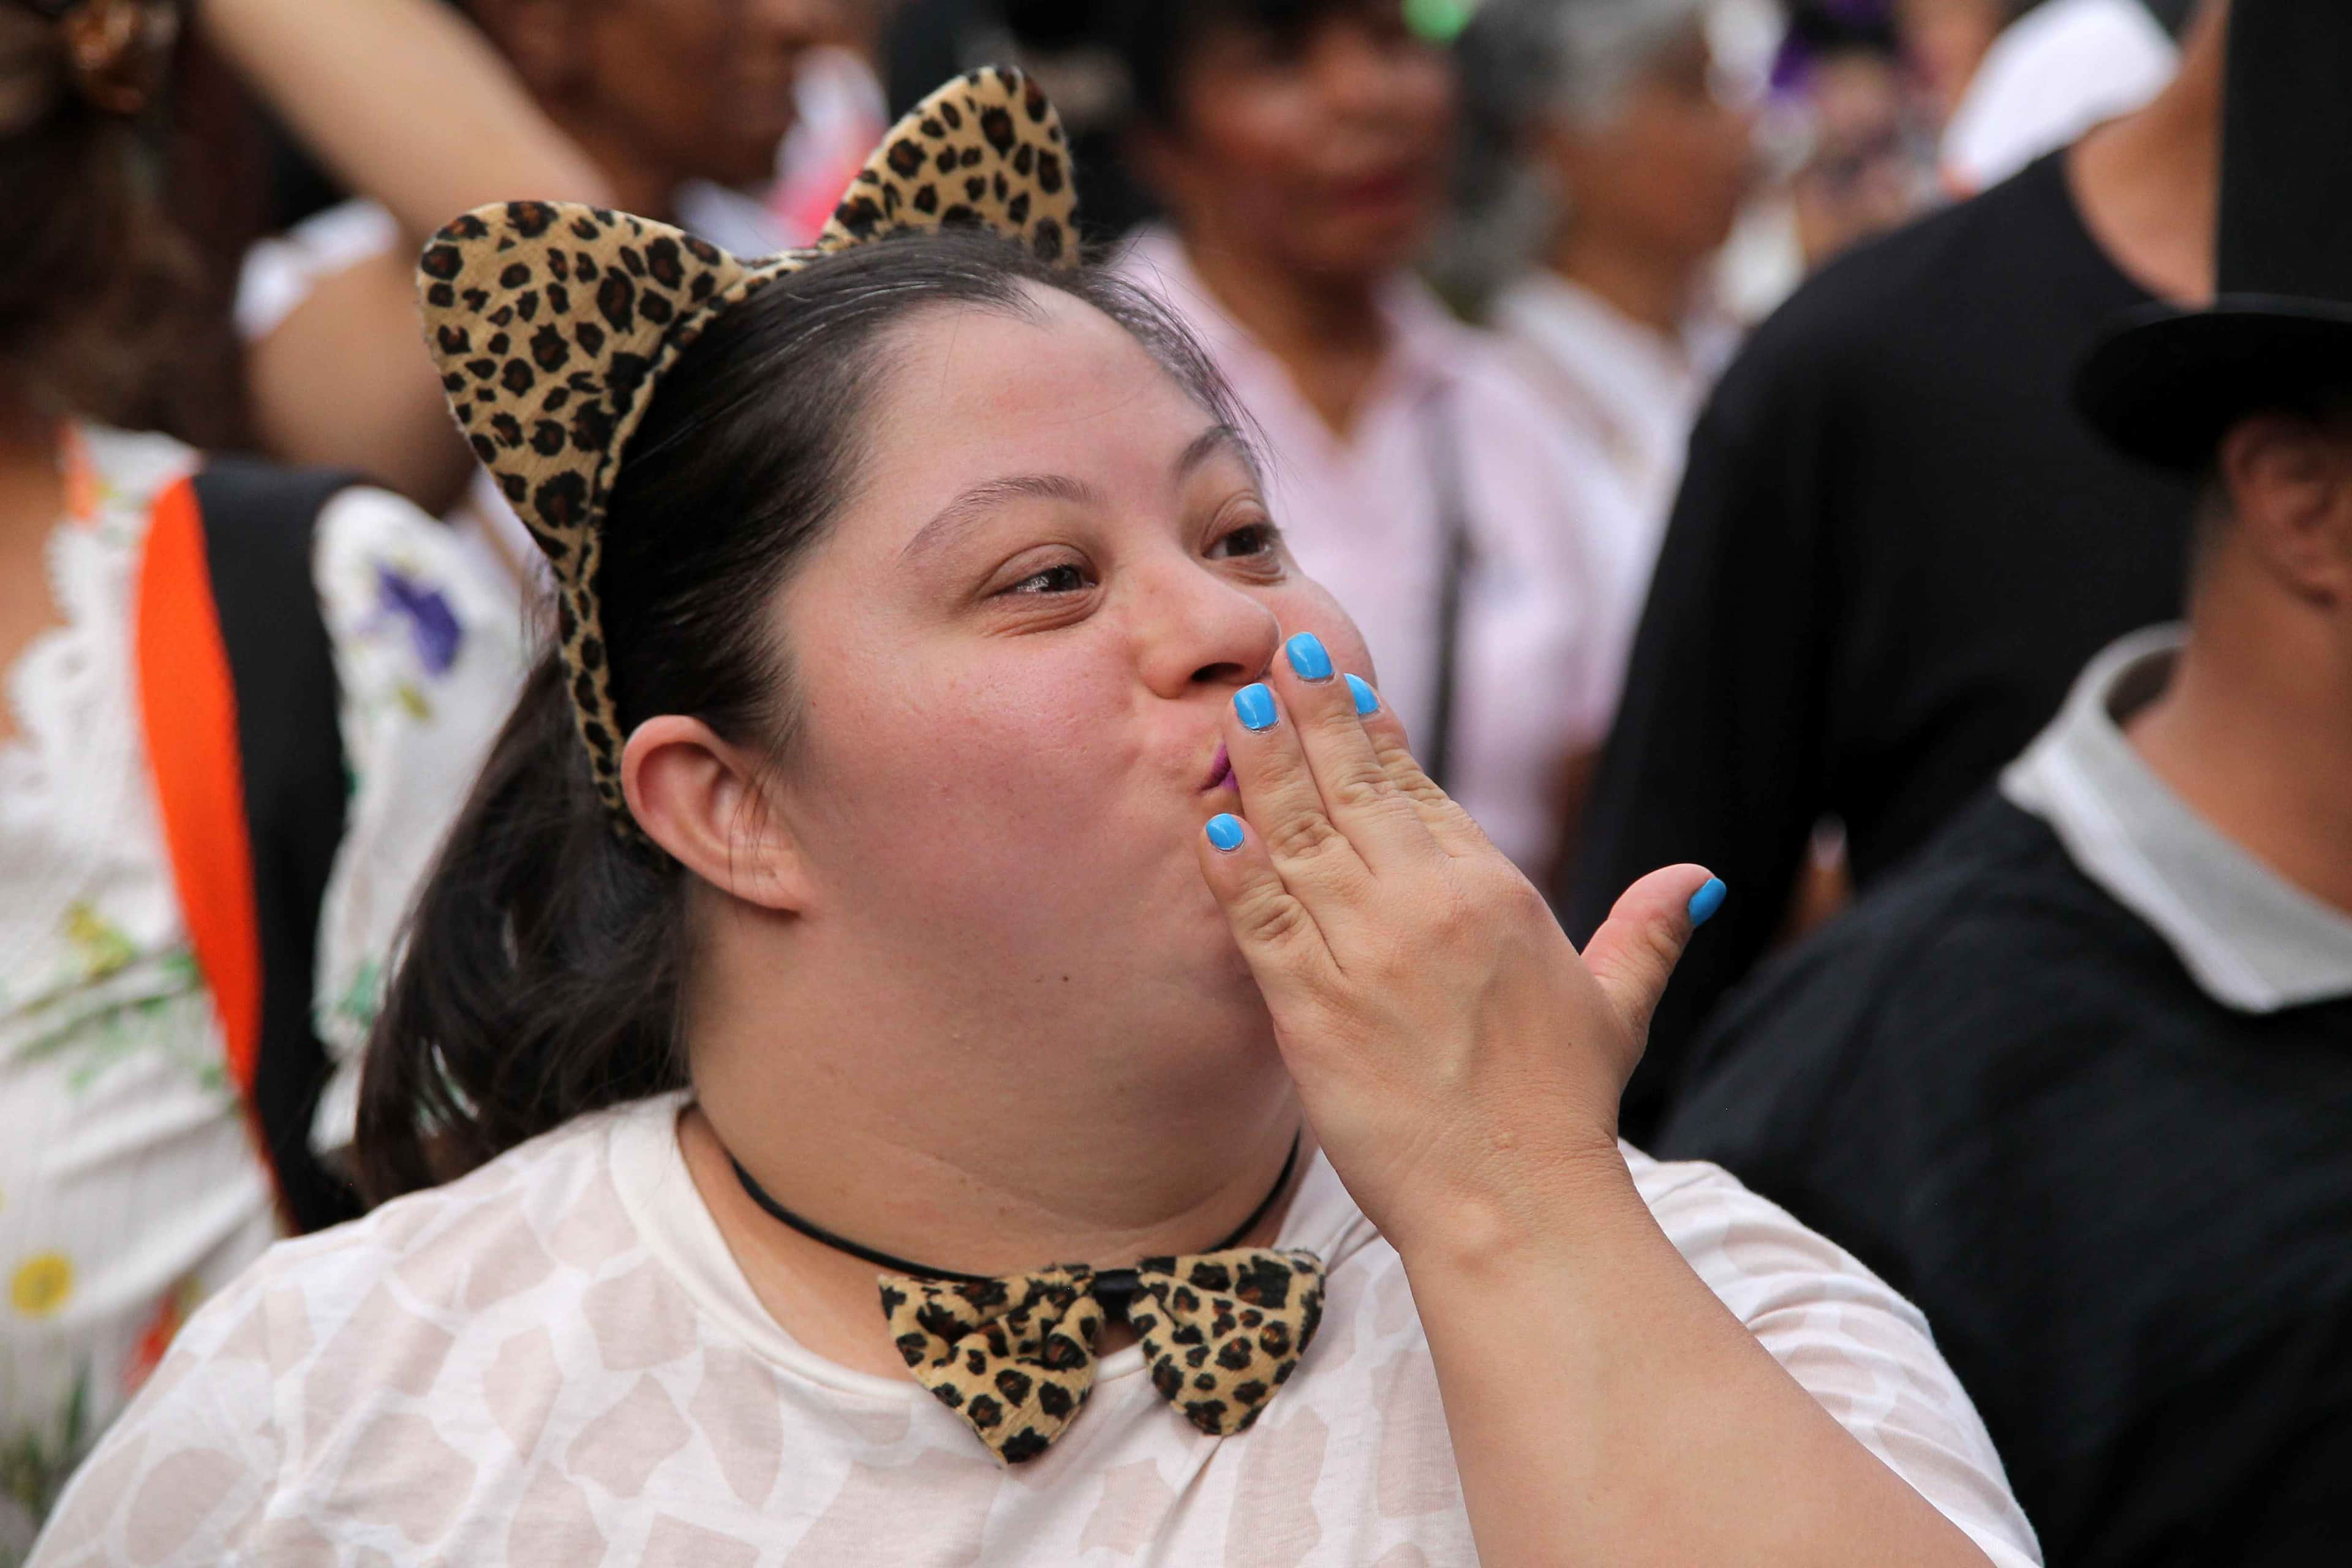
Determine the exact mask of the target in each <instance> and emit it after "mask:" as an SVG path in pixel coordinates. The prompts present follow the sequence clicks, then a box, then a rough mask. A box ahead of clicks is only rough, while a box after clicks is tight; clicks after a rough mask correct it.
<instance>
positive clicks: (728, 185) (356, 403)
mask: <svg viewBox="0 0 2352 1568" xmlns="http://www.w3.org/2000/svg"><path fill="white" fill-rule="evenodd" d="M233 3H243V4H250V3H251V0H233ZM366 3H372V0H363V5H364V4H366ZM851 4H854V0H757V3H756V4H747V3H744V0H606V3H603V4H598V5H577V4H572V0H461V4H460V5H459V10H461V11H462V12H463V14H464V17H465V18H469V19H470V21H471V23H472V25H473V26H474V27H476V28H478V29H479V31H478V35H476V36H477V37H479V38H481V39H486V40H487V41H488V45H489V46H490V47H491V48H492V49H494V50H495V51H496V52H495V54H494V55H493V54H492V53H491V52H490V50H488V49H483V50H478V52H479V53H480V54H481V55H482V56H483V63H482V65H481V67H480V68H479V71H480V73H481V74H484V75H489V74H492V73H496V74H497V75H499V76H500V77H502V78H504V79H505V80H504V81H503V82H502V83H501V87H502V92H501V98H500V102H501V104H502V106H503V107H502V110H501V112H502V113H503V114H504V115H505V117H506V118H507V119H509V120H510V121H515V122H517V123H527V124H528V127H529V135H528V137H527V138H526V139H525V145H526V146H528V147H530V148H533V149H536V157H537V162H538V163H539V164H540V165H541V170H542V171H543V172H541V173H540V174H535V175H534V176H533V177H532V179H531V181H530V183H528V184H517V183H515V180H514V178H513V177H512V176H511V174H508V173H507V172H506V170H504V169H502V168H501V167H500V163H501V162H504V163H507V164H508V166H509V168H510V167H511V166H512V164H513V163H514V158H513V155H512V154H509V155H508V157H507V158H505V159H503V160H492V159H489V158H487V157H485V155H484V153H485V150H484V149H483V148H482V147H481V146H480V145H479V143H478V142H476V141H474V140H473V139H471V138H457V137H449V136H446V135H443V134H436V133H434V132H432V131H430V130H428V129H425V128H424V127H423V125H422V124H421V122H422V121H425V120H427V119H428V118H429V117H426V116H422V115H420V114H419V113H418V112H417V111H416V106H415V103H413V102H398V101H394V100H389V99H387V98H386V97H385V95H383V93H381V92H380V91H375V90H372V89H371V88H370V87H369V85H368V84H366V83H363V82H357V81H354V82H349V83H343V84H341V91H339V92H331V91H329V90H328V89H329V88H330V86H331V85H332V84H331V83H329V82H327V81H325V80H322V79H320V76H319V74H318V73H317V72H316V71H315V70H313V71H311V72H310V75H309V79H307V80H306V82H305V83H304V84H303V86H304V90H303V91H302V92H301V94H300V95H299V96H293V95H291V94H289V92H287V91H285V90H283V89H279V90H278V91H277V92H276V93H275V94H274V97H275V99H276V100H277V101H278V107H279V108H280V111H281V114H282V116H283V118H284V120H285V121H286V122H287V123H288V125H289V128H290V130H291V131H292V132H293V133H294V135H295V136H296V137H297V138H298V140H299V142H301V143H302V145H303V146H304V147H305V148H306V149H307V150H308V151H309V152H310V153H311V154H312V155H313V156H315V157H316V158H317V159H318V160H319V161H320V163H323V164H324V165H325V166H326V167H327V168H328V169H329V170H330V171H331V173H332V174H334V175H335V176H336V177H337V178H338V180H339V181H340V182H341V184H342V185H343V186H344V187H345V188H347V189H350V190H352V191H354V192H357V193H359V195H355V196H354V197H352V199H351V200H350V201H348V202H345V203H343V204H341V205H338V206H334V207H331V208H329V209H328V210H326V211H324V212H322V213H319V214H317V215H315V216H311V217H310V218H308V219H306V220H305V221H304V222H303V223H301V224H300V225H299V226H296V227H295V228H294V229H293V230H292V231H291V232H290V233H289V234H288V235H287V236H285V237H283V238H282V239H279V240H277V241H274V242H270V243H267V244H265V245H263V246H262V247H259V248H258V249H257V250H256V251H255V253H254V254H253V255H252V257H251V258H249V259H248V261H247V265H246V268H245V274H244V277H243V279H242V280H241V283H240V286H239V289H238V298H237V317H238V326H239V329H240V331H241V332H242V333H243V335H244V336H245V338H246V340H247V344H248V354H247V367H248V386H249V389H250V395H251V400H252V405H253V416H254V421H255V425H256V427H257V432H258V435H259V437H260V439H261V442H262V444H263V446H264V447H265V448H266V449H267V450H268V451H269V452H271V453H272V454H274V455H276V456H278V457H280V458H286V459H288V460H289V461H296V462H305V463H323V464H331V465H336V466H341V467H350V468H358V469H360V470H361V471H362V472H364V473H367V474H369V475H371V476H373V477H374V478H376V479H379V480H381V481H382V482H383V483H385V484H387V485H389V486H391V487H392V488H394V489H398V490H399V491H401V492H402V493H403V494H405V495H407V496H409V497H410V498H411V499H412V500H415V501H417V502H418V504H420V505H422V506H424V507H425V508H427V509H428V510H433V511H436V512H449V513H450V514H451V518H452V521H454V522H456V523H457V525H458V527H459V529H460V531H461V532H463V533H464V534H466V535H467V538H468V540H469V542H471V543H472V545H473V547H474V548H475V549H476V550H477V551H478V552H479V553H481V554H482V555H484V556H485V557H486V558H487V559H488V560H491V561H494V562H496V563H498V564H499V565H500V567H501V569H502V570H504V571H506V572H507V573H509V574H513V575H520V574H524V573H526V572H527V571H531V570H535V568H532V567H530V566H528V564H527V563H532V562H534V561H535V560H536V558H537V555H536V551H535V550H533V549H532V548H531V546H530V542H529V541H528V539H527V538H525V537H524V536H523V535H522V534H521V533H520V524H518V523H517V522H516V521H514V519H513V517H512V514H511V512H510V511H509V510H508V508H507V507H506V505H505V503H504V501H503V500H502V499H501V498H500V497H499V495H498V493H497V492H496V490H495V489H494V488H493V487H491V486H489V485H488V483H487V482H486V481H483V480H481V479H479V478H478V475H479V469H478V468H477V466H476V465H475V463H474V461H473V458H472V455H471V454H470V453H468V452H467V449H466V447H465V444H464V443H463V442H462V441H461V440H460V439H459V438H458V437H457V431H456V430H455V428H454V427H453V426H451V425H450V422H449V418H448V413H447V410H446V407H444V405H443V403H442V398H441V388H440V384H439V382H438V381H437V379H436V377H435V375H434V374H433V370H432V367H431V365H430V364H429V363H427V361H426V359H425V355H424V353H422V352H421V350H420V348H419V346H418V343H417V340H416V333H417V327H416V318H415V297H414V292H413V289H412V286H411V283H410V274H411V272H412V270H413V268H414V263H415V256H416V253H417V251H418V250H419V249H421V248H422V247H423V244H424V241H425V237H426V236H427V235H429V234H431V233H432V232H433V231H434V229H436V228H437V227H438V226H440V225H441V224H442V223H444V222H446V221H447V219H448V217H449V215H451V214H452V213H457V212H463V211H465V210H467V208H468V207H471V206H475V205H479V204H481V203H482V202H485V201H491V200H503V199H506V198H508V197H510V196H512V195H516V194H518V193H519V192H526V191H527V192H529V193H530V195H532V196H534V197H538V198H541V199H567V200H582V201H591V202H596V203H602V204H605V205H617V206H620V207H623V208H625V209H626V210H629V211H633V212H638V213H643V214H646V215H647V216H658V217H662V218H664V219H675V220H676V221H677V222H679V223H681V224H682V225H684V226H686V227H688V229H690V230H693V231H695V232H698V233H701V234H703V235H705V236H706V237H709V238H710V239H711V240H712V241H713V242H714V243H717V244H719V245H723V246H725V247H728V248H730V249H731V250H735V251H738V252H740V253H742V254H746V255H764V254H768V253H771V252H773V251H776V250H781V249H785V248H788V247H791V246H792V245H794V244H798V243H804V242H806V241H807V240H809V239H812V238H813V237H814V230H809V231H807V232H797V231H795V230H794V229H793V228H792V227H791V226H789V225H788V224H787V223H786V221H785V220H784V217H783V216H782V215H781V214H780V213H779V212H778V210H777V209H776V208H775V207H774V206H772V205H770V204H769V201H768V199H767V195H768V191H769V187H770V185H771V183H772V181H774V179H775V178H776V171H777V160H778V152H779V148H780V146H781V145H782V142H784V139H785V137H786V135H787V133H788V132H791V131H792V130H793V127H794V123H795V110H796V105H797V102H798V91H799V88H800V85H801V82H802V78H801V74H800V73H801V68H802V67H803V63H804V62H806V61H807V60H809V59H810V58H812V56H813V55H814V53H815V51H817V50H818V49H819V48H821V47H825V46H833V47H835V49H847V50H849V56H850V61H852V62H854V60H855V58H856V55H855V51H854V46H855V44H856V41H857V38H858V34H857V32H856V29H855V28H854V27H852V26H850V22H851V20H852V19H853V18H852V15H851V13H849V12H846V11H845V10H844V8H843V7H844V6H845V5H851ZM350 9H352V11H354V12H355V11H356V10H357V9H359V8H350ZM346 12H347V8H346V7H344V6H342V5H337V6H336V7H333V8H332V10H331V12H330V13H329V14H328V15H327V16H320V17H318V18H315V19H313V20H312V21H311V23H310V26H312V27H313V29H314V30H320V29H324V28H326V27H330V26H333V27H349V26H357V25H359V24H358V19H357V17H356V16H355V15H347V14H346ZM436 25H437V26H440V27H442V28H443V29H445V30H447V29H457V30H467V31H470V29H467V24H466V21H465V20H461V19H460V18H458V17H457V16H448V17H444V18H436ZM214 26H215V31H218V30H219V28H220V24H219V23H218V22H217V21H216V22H215V23H214ZM224 52H226V53H227V54H228V55H229V56H230V58H232V60H235V61H236V63H238V64H239V65H240V66H244V67H246V68H247V75H248V77H253V76H254V75H255V73H254V71H253V70H252V68H251V67H250V65H249V64H248V62H247V60H246V59H244V58H241V55H240V51H239V50H237V49H236V48H234V47H225V50H224ZM824 60H825V61H828V62H830V64H829V66H828V67H827V68H828V73H829V75H830V76H831V78H832V82H831V85H830V87H829V88H827V89H824V90H827V91H829V92H830V93H831V94H832V95H833V96H834V98H835V100H840V99H844V98H845V99H847V100H849V101H848V102H847V103H846V104H845V105H843V106H842V107H841V110H840V112H841V114H842V116H843V119H844V121H845V123H843V124H842V125H840V126H839V127H838V128H837V129H835V130H834V131H832V132H829V133H828V137H827V140H828V141H830V142H838V143H840V144H842V145H846V146H852V147H854V148H855V149H856V150H855V151H853V152H850V153H845V154H842V155H841V158H840V159H835V160H829V159H828V157H827V155H826V154H825V153H824V150H822V149H811V150H810V154H809V155H810V159H811V162H812V163H814V164H819V165H821V164H823V163H825V162H828V161H833V162H835V163H836V164H837V165H839V172H840V173H842V174H843V177H844V179H845V178H846V174H847V173H848V172H849V171H850V170H852V169H854V167H855V163H856V160H858V159H862V157H863V155H864V152H865V150H866V147H867V146H868V145H869V144H870V143H869V142H867V141H866V140H863V139H861V137H860V131H861V126H860V125H859V123H858V116H859V113H860V110H858V109H857V107H856V96H857V91H858V89H857V85H856V73H855V71H854V70H848V71H845V70H844V69H843V67H844V65H845V61H844V60H843V59H842V58H841V56H840V55H839V54H833V55H827V56H825V57H824ZM304 63H305V64H308V63H309V62H304ZM259 85H261V86H262V87H263V88H264V89H278V88H279V84H277V83H274V82H270V81H268V80H262V81H261V82H260V84H259ZM288 85H289V86H290V85H291V84H288ZM518 87H519V89H520V90H518ZM435 96H436V100H437V99H438V98H439V97H440V96H441V95H439V94H436V95H435ZM518 100H519V101H518ZM863 112H864V113H866V114H872V115H874V116H875V117H876V118H878V113H879V111H878V110H877V109H876V108H874V107H873V106H872V105H871V104H870V103H869V104H868V105H867V106H866V109H865V110H863ZM842 160H846V163H845V164H844V163H842ZM803 184H806V185H809V186H814V185H815V184H824V171H823V169H822V168H821V167H820V168H816V169H814V171H813V172H812V174H811V175H810V177H809V178H808V179H807V180H806V181H804V182H803ZM839 195H840V192H839V189H838V187H836V188H835V190H834V191H833V192H832V193H831V194H830V195H828V196H826V197H824V198H823V206H824V211H825V212H827V213H829V212H830V210H831V205H832V202H833V201H834V200H835V199H837V198H838V196H839ZM792 200H793V204H794V205H793V212H794V213H796V214H798V215H799V216H800V217H801V218H802V219H803V220H804V219H805V216H806V214H807V212H808V211H811V210H814V207H815V205H816V203H817V198H815V197H814V196H812V195H810V194H809V191H808V190H807V189H805V188H803V189H800V190H797V191H795V192H794V193H793V195H792ZM819 221H820V222H821V219H820V220H819ZM469 487H470V488H469Z"/></svg>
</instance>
